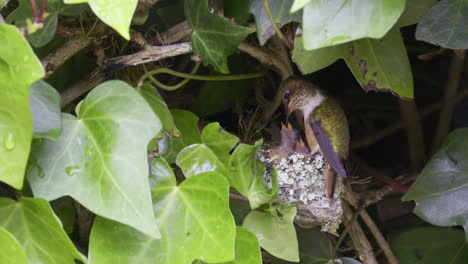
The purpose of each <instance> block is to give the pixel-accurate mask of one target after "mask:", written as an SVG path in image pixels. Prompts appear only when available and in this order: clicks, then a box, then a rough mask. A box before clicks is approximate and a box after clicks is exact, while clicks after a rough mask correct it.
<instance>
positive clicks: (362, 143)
mask: <svg viewBox="0 0 468 264" xmlns="http://www.w3.org/2000/svg"><path fill="white" fill-rule="evenodd" d="M467 96H468V88H465V89H464V90H463V91H461V92H459V93H458V95H457V96H456V98H455V100H453V102H451V103H453V104H456V103H457V102H459V101H461V100H463V99H464V98H465V97H467ZM442 107H443V102H437V103H434V104H430V105H428V106H426V107H425V108H424V109H423V110H422V111H421V117H426V116H428V115H430V114H432V113H434V112H436V111H438V110H440V109H441V108H442ZM403 128H404V124H403V122H402V121H400V122H396V123H394V124H393V125H390V126H388V127H387V128H384V129H382V130H380V131H378V132H376V133H375V134H372V135H370V136H368V137H366V138H364V139H362V140H356V141H353V142H352V143H351V145H350V148H351V149H358V148H364V147H367V146H370V145H372V144H373V143H375V142H377V141H379V140H381V139H383V138H385V137H387V136H389V135H391V134H393V133H396V132H398V131H400V130H401V129H403Z"/></svg>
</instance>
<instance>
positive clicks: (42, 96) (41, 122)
mask: <svg viewBox="0 0 468 264" xmlns="http://www.w3.org/2000/svg"><path fill="white" fill-rule="evenodd" d="M29 104H30V106H31V113H32V119H33V131H34V137H40V138H42V137H44V138H50V139H56V138H58V137H59V136H60V133H62V115H61V113H60V94H59V93H58V92H57V90H55V89H54V87H52V86H50V85H49V84H48V83H46V82H45V81H42V80H41V81H37V82H35V83H33V84H32V85H31V91H30V94H29Z"/></svg>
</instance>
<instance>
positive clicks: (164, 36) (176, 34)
mask: <svg viewBox="0 0 468 264" xmlns="http://www.w3.org/2000/svg"><path fill="white" fill-rule="evenodd" d="M191 34H192V29H191V28H190V27H189V25H188V23H187V21H183V22H180V23H179V24H177V25H175V26H173V27H171V28H170V29H168V30H166V31H165V32H163V33H161V34H158V35H157V37H156V38H155V39H154V40H152V42H151V44H153V45H167V44H169V43H175V42H178V41H181V40H183V39H185V38H188V37H190V35H191Z"/></svg>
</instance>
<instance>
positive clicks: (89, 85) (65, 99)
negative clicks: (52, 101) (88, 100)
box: [60, 67, 106, 108]
mask: <svg viewBox="0 0 468 264" xmlns="http://www.w3.org/2000/svg"><path fill="white" fill-rule="evenodd" d="M105 80H106V78H105V74H104V71H103V70H102V67H98V68H96V69H95V70H94V71H93V72H91V73H90V74H88V76H86V77H85V78H84V79H82V80H79V81H78V82H76V83H74V84H73V85H71V86H70V87H68V88H67V89H65V90H64V91H63V92H62V93H61V96H62V101H61V104H60V105H61V106H62V108H63V107H65V106H66V105H68V104H69V103H71V102H73V101H74V100H75V99H76V98H78V97H80V96H82V95H83V94H85V93H86V92H88V91H90V90H91V89H93V88H94V87H95V86H97V85H98V84H100V83H102V82H104V81H105Z"/></svg>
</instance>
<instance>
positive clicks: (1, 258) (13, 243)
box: [0, 227, 28, 264]
mask: <svg viewBox="0 0 468 264" xmlns="http://www.w3.org/2000/svg"><path fill="white" fill-rule="evenodd" d="M0 245H3V246H2V250H1V251H0V263H3V264H28V257H27V256H26V253H25V252H24V250H23V248H22V247H21V245H20V244H19V243H18V241H17V240H16V239H15V237H14V236H12V235H11V234H10V233H9V232H8V231H6V230H5V229H4V228H2V227H0Z"/></svg>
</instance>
